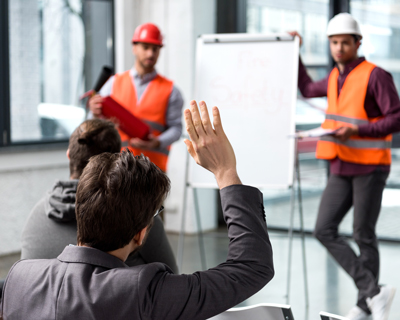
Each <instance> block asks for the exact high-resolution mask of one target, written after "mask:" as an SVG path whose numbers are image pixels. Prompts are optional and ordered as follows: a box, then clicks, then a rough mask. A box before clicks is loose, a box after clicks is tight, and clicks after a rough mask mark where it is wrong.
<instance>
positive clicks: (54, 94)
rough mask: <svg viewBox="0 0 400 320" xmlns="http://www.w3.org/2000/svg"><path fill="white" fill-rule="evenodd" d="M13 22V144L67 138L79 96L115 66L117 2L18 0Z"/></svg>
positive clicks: (81, 113) (81, 114) (78, 114)
mask: <svg viewBox="0 0 400 320" xmlns="http://www.w3.org/2000/svg"><path fill="white" fill-rule="evenodd" d="M94 16H96V19H94ZM100 22H101V23H100ZM9 23H10V28H9V30H10V31H9V35H10V87H11V88H10V96H11V97H10V98H11V99H10V104H11V141H12V142H21V141H38V140H60V139H61V140H64V139H67V138H68V137H69V135H70V134H71V133H72V131H73V130H74V129H75V128H76V126H77V125H78V124H79V123H81V122H82V121H83V120H84V118H85V109H84V108H83V107H82V106H81V105H80V102H79V96H80V95H81V94H82V93H83V92H84V91H85V89H87V88H90V87H91V86H92V85H93V83H94V81H95V79H94V77H95V76H94V74H95V73H99V72H100V69H101V67H102V66H103V65H105V64H107V65H113V55H112V1H84V5H83V4H82V0H52V1H48V0H29V1H28V0H13V1H9ZM93 53H95V54H96V57H94V54H93ZM85 75H86V78H85ZM96 76H97V75H96Z"/></svg>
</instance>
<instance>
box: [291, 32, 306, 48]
mask: <svg viewBox="0 0 400 320" xmlns="http://www.w3.org/2000/svg"><path fill="white" fill-rule="evenodd" d="M288 33H289V34H290V35H291V36H292V37H296V36H297V37H299V45H300V47H301V45H302V44H303V38H302V37H301V35H300V33H298V32H297V31H289V32H288Z"/></svg>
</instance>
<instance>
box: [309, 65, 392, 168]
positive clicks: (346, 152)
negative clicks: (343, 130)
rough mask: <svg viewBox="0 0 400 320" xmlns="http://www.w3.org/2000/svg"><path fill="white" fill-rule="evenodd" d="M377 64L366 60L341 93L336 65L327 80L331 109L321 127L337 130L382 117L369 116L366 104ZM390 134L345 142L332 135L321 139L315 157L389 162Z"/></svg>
mask: <svg viewBox="0 0 400 320" xmlns="http://www.w3.org/2000/svg"><path fill="white" fill-rule="evenodd" d="M374 68H375V65H374V64H372V63H369V62H367V61H363V62H362V63H360V64H359V65H358V66H357V67H355V68H354V69H353V70H352V71H351V72H350V73H349V74H348V76H347V78H346V80H345V82H344V84H343V87H342V90H341V92H340V95H339V96H338V77H339V71H338V69H337V68H334V69H333V70H332V72H331V74H330V75H329V80H328V109H327V111H326V118H325V121H324V123H323V124H322V127H323V128H325V129H333V130H335V129H338V128H340V127H344V126H353V125H365V124H368V123H371V122H375V121H377V120H378V119H379V118H374V119H371V118H368V115H367V113H366V112H365V108H364V103H365V97H366V94H367V88H368V81H369V77H370V75H371V72H372V70H373V69H374ZM390 147H391V135H388V136H386V137H382V138H370V137H360V136H351V137H350V139H348V140H347V141H345V142H342V141H340V140H339V139H336V138H335V137H332V136H324V137H322V138H320V140H319V141H318V144H317V151H316V157H317V158H319V159H326V160H331V159H334V158H336V157H339V159H341V160H343V161H346V162H352V163H357V164H368V165H374V164H375V165H380V164H383V165H388V164H390V163H391V155H390Z"/></svg>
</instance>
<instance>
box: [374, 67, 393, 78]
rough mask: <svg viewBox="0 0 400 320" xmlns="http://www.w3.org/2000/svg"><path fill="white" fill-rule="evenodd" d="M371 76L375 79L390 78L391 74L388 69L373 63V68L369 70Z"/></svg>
mask: <svg viewBox="0 0 400 320" xmlns="http://www.w3.org/2000/svg"><path fill="white" fill-rule="evenodd" d="M371 76H373V77H375V78H376V79H377V80H379V79H381V78H390V79H391V78H392V74H391V73H390V72H389V71H386V70H385V69H383V68H382V67H380V66H377V65H375V68H374V69H372V71H371Z"/></svg>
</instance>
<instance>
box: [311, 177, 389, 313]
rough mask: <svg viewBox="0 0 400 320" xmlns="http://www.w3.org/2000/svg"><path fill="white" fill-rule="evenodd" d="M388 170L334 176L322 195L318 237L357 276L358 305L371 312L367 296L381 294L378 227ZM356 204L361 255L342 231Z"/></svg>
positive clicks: (355, 225) (355, 224) (356, 234)
mask: <svg viewBox="0 0 400 320" xmlns="http://www.w3.org/2000/svg"><path fill="white" fill-rule="evenodd" d="M388 175H389V173H388V172H381V171H379V170H377V171H374V172H372V173H370V174H366V175H357V176H340V175H331V176H330V177H329V180H328V184H327V186H326V189H325V191H324V193H323V195H322V198H321V203H320V206H319V211H318V218H317V223H316V226H315V230H314V235H315V237H316V238H317V239H318V240H319V241H320V242H321V243H322V244H323V245H324V246H325V247H326V248H327V249H328V251H329V252H330V254H331V255H332V256H333V257H334V258H335V259H336V261H337V262H338V263H339V264H340V265H341V266H342V268H343V269H344V270H345V271H346V272H347V273H348V274H349V275H350V276H351V277H352V278H353V280H354V283H355V284H356V286H357V288H358V301H357V305H358V306H359V307H360V308H361V309H363V310H364V311H366V312H367V313H370V311H369V309H368V307H367V303H366V298H367V297H373V296H374V295H376V294H378V293H379V291H380V289H379V286H378V278H379V251H378V242H377V239H376V235H375V226H376V222H377V220H378V216H379V211H380V209H381V202H382V193H383V189H384V187H385V184H386V179H387V177H388ZM352 206H354V222H353V238H354V240H355V242H356V243H357V245H358V247H359V248H360V255H359V256H357V255H356V254H355V253H354V251H353V249H352V248H351V247H350V246H349V244H348V242H347V241H346V239H344V238H343V237H340V236H339V234H338V226H339V224H340V222H341V221H342V220H343V218H344V216H345V215H346V213H347V212H348V211H349V209H350V208H351V207H352Z"/></svg>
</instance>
